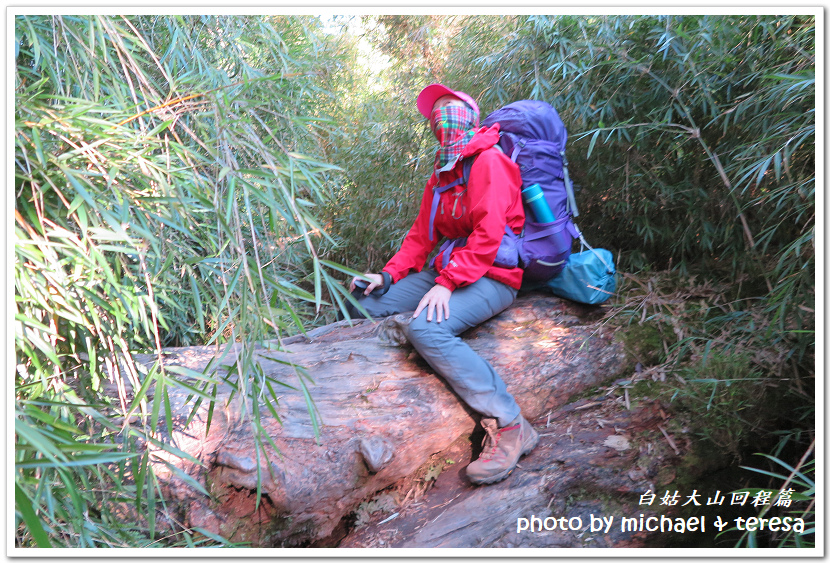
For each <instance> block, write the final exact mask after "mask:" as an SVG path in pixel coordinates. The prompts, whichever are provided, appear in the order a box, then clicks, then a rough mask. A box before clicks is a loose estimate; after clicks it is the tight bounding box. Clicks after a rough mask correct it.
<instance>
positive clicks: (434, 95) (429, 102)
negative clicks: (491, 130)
mask: <svg viewBox="0 0 830 563" xmlns="http://www.w3.org/2000/svg"><path fill="white" fill-rule="evenodd" d="M441 96H455V97H456V98H458V99H459V100H461V101H462V102H465V103H466V104H467V105H468V106H470V107H471V108H472V110H473V111H474V112H476V113H477V114H479V113H480V112H479V110H478V104H477V103H476V101H475V100H474V99H472V98H471V97H470V96H468V95H467V94H465V93H464V92H456V91H455V90H450V89H449V88H447V87H446V86H444V85H443V84H430V85H429V86H427V87H426V88H424V89H423V90H421V93H420V94H418V102H417V104H418V111H420V112H421V115H423V116H424V117H426V118H427V119H429V118H430V115H431V114H432V106H434V105H435V102H436V101H437V100H438V98H440V97H441Z"/></svg>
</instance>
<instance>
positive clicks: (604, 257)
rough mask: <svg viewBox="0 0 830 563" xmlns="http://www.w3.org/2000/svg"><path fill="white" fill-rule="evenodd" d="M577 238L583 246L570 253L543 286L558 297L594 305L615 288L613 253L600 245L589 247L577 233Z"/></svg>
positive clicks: (607, 296)
mask: <svg viewBox="0 0 830 563" xmlns="http://www.w3.org/2000/svg"><path fill="white" fill-rule="evenodd" d="M580 241H581V242H582V244H583V246H586V247H587V250H585V249H582V250H581V251H580V252H576V253H572V254H571V255H570V256H569V257H568V262H567V263H566V264H565V268H564V269H563V270H562V271H561V272H560V273H559V275H557V276H556V277H555V278H553V279H552V280H550V281H548V282H547V283H546V284H545V286H546V287H547V288H548V289H550V290H551V292H553V294H554V295H557V296H559V297H564V298H565V299H570V300H571V301H576V302H577V303H585V304H586V305H598V304H600V303H602V302H603V301H605V300H606V299H608V298H609V297H611V296H612V295H614V291H615V290H616V289H617V280H616V268H615V267H614V255H613V254H611V253H610V252H609V251H607V250H605V249H604V248H591V247H590V246H589V245H588V243H586V242H585V239H584V238H582V237H581V236H580Z"/></svg>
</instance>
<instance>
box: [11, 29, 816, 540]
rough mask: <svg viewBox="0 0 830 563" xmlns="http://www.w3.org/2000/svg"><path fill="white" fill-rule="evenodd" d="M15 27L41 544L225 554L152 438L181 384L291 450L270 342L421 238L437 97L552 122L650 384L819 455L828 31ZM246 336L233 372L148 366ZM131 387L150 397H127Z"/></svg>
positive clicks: (716, 435) (26, 327) (30, 464)
mask: <svg viewBox="0 0 830 563" xmlns="http://www.w3.org/2000/svg"><path fill="white" fill-rule="evenodd" d="M343 21H345V20H343ZM356 21H357V20H356ZM14 23H15V41H16V72H15V77H14V78H15V138H14V145H15V155H14V158H15V160H14V170H15V185H14V189H15V202H16V209H15V232H16V235H17V240H16V245H15V258H14V259H15V265H14V269H15V352H16V364H17V371H16V374H15V424H16V444H15V446H16V450H15V461H16V464H17V466H16V472H15V485H16V489H15V496H16V513H15V518H16V522H15V524H16V526H17V531H18V533H17V541H18V545H23V546H29V545H39V546H40V545H53V546H93V545H95V546H98V545H131V546H135V545H153V546H156V545H169V544H171V543H178V544H180V545H196V544H200V542H204V541H207V540H206V538H210V540H209V541H216V540H220V539H221V538H215V537H211V536H210V535H209V534H205V533H198V531H194V530H187V529H182V528H181V527H180V526H178V525H176V524H175V523H171V522H173V521H172V517H173V515H171V514H166V513H165V510H166V505H165V501H164V498H163V495H162V489H161V486H160V482H159V480H158V478H157V477H156V475H155V472H154V468H155V467H157V466H158V464H159V463H160V460H159V458H157V457H154V456H153V455H151V454H150V453H149V448H148V445H149V444H152V446H153V448H156V449H157V450H161V451H163V450H165V449H166V450H167V452H166V453H168V454H171V453H172V454H175V453H177V452H175V451H174V450H173V449H172V447H171V446H170V445H169V444H168V443H166V442H164V441H163V436H164V431H166V430H167V429H168V428H169V427H170V425H171V421H170V416H169V413H170V411H171V409H170V404H169V403H170V401H169V398H168V394H167V392H166V390H167V389H169V387H170V386H179V387H184V388H186V389H188V390H189V391H190V392H191V393H192V395H193V399H194V403H193V408H194V409H195V408H197V407H198V405H199V403H205V404H212V401H213V399H212V398H213V396H214V395H213V393H214V391H215V389H216V386H217V385H218V384H219V383H220V382H222V381H223V380H224V379H229V380H235V381H236V383H234V385H235V386H236V387H235V389H236V396H237V398H239V399H240V400H242V401H243V402H250V403H251V404H252V405H254V409H253V411H252V412H253V413H254V414H253V417H252V420H251V421H250V422H251V424H252V428H253V431H254V434H255V435H256V436H257V439H258V441H259V444H260V445H261V446H263V447H264V446H265V445H266V444H268V443H269V440H270V438H269V437H268V436H266V435H264V434H263V433H262V432H261V425H260V424H259V418H258V417H259V408H260V404H263V405H264V406H265V407H266V408H267V409H268V411H269V412H270V413H271V414H272V415H276V405H275V402H276V399H275V397H276V395H275V393H274V389H275V386H278V385H280V384H284V383H285V382H277V381H273V380H270V379H268V378H266V377H265V376H264V375H263V372H262V370H258V369H257V367H256V366H255V365H254V364H253V345H254V343H256V342H259V341H263V340H266V339H277V340H279V339H280V338H281V337H282V336H285V335H288V334H293V333H295V332H299V331H302V330H304V328H305V327H308V326H310V325H312V324H315V323H320V322H325V321H327V320H330V319H331V317H332V316H333V314H334V312H335V311H336V310H337V309H338V308H341V307H342V304H343V301H344V299H346V298H347V296H346V292H345V290H344V289H343V286H342V285H341V283H340V281H338V280H342V279H343V277H344V276H350V275H352V272H353V271H354V270H359V271H365V270H370V271H377V270H379V269H380V268H381V267H382V266H383V265H384V263H385V262H386V260H388V259H389V257H391V255H392V254H393V253H394V251H395V250H396V249H397V248H398V246H399V244H400V241H401V240H402V238H403V237H404V236H405V234H406V232H407V230H408V228H409V226H410V225H411V222H412V220H413V218H414V216H415V214H416V212H417V209H418V205H419V201H420V197H421V194H422V189H423V186H424V183H425V181H426V179H427V177H428V176H429V174H430V173H431V168H432V158H433V154H434V148H435V142H434V139H433V138H432V137H431V135H430V133H429V131H428V128H427V127H426V126H425V120H424V119H423V117H422V116H421V115H420V114H419V113H418V112H417V110H416V108H415V97H416V96H417V94H418V92H419V91H420V89H421V88H422V87H423V86H425V85H427V84H429V83H431V82H445V83H447V84H451V85H453V87H455V88H458V89H461V90H464V91H467V92H468V93H470V94H471V95H473V96H474V97H476V99H477V100H478V101H479V104H480V106H481V108H482V112H483V114H486V113H488V112H489V111H492V110H494V109H496V108H497V107H499V106H501V105H503V104H505V103H508V102H510V101H513V100H516V99H520V98H536V99H542V100H546V101H549V102H551V103H552V104H553V105H554V106H555V107H556V108H557V109H558V110H559V112H560V114H561V116H562V117H563V120H564V121H565V123H566V125H567V126H568V128H569V131H570V139H571V142H570V143H569V148H568V151H569V160H570V163H571V166H570V168H571V170H570V172H571V176H572V178H573V179H574V181H575V184H576V189H577V200H578V203H579V208H580V211H581V215H580V218H579V225H580V228H581V229H582V230H583V231H584V232H585V233H586V235H587V236H588V239H589V240H590V241H591V242H592V244H594V245H599V246H604V247H606V248H609V249H611V250H613V251H614V253H615V255H617V256H618V268H619V270H620V271H623V272H626V277H625V283H624V284H623V286H622V287H621V288H620V291H619V292H618V294H619V295H620V301H619V302H618V303H616V304H615V308H614V309H613V310H612V314H613V318H614V319H615V322H618V324H622V325H624V326H632V327H637V329H636V330H633V331H632V335H631V339H632V340H640V341H641V342H640V343H634V345H632V346H631V348H632V349H633V350H635V351H636V352H637V353H638V354H640V356H641V363H642V364H643V368H644V369H645V371H644V372H643V374H644V375H642V376H643V377H646V376H648V375H652V376H653V377H658V378H663V379H662V382H664V383H665V382H667V381H668V382H672V385H674V387H673V388H672V392H671V394H672V395H675V393H677V394H676V396H675V400H676V401H678V403H680V402H684V401H685V403H686V404H689V405H691V404H694V405H696V407H695V408H699V409H702V410H703V411H704V412H705V414H706V416H709V417H712V418H711V419H707V420H708V422H707V424H710V423H711V424H710V432H709V433H710V436H711V437H713V439H715V440H716V441H720V443H721V444H723V445H724V447H726V448H727V449H731V448H732V447H733V446H732V445H729V444H735V443H738V442H740V443H742V444H743V445H747V444H746V440H747V436H748V430H749V429H752V428H754V427H755V424H754V423H753V421H750V420H746V421H745V422H746V424H745V425H741V424H739V423H738V422H736V424H737V426H734V427H733V426H729V427H724V426H721V427H720V430H718V428H719V427H718V424H720V422H719V421H718V419H717V417H718V416H721V415H718V414H717V413H722V412H731V411H733V410H734V411H736V412H748V411H751V410H752V408H753V407H757V406H758V405H761V404H765V401H766V400H767V397H769V396H770V394H773V395H774V394H779V395H781V396H783V397H786V398H787V400H792V399H797V400H799V401H801V402H802V403H803V404H804V408H803V409H801V410H799V411H797V412H795V411H793V412H787V413H780V414H782V415H785V416H783V417H782V418H780V419H778V420H779V422H778V423H779V424H780V425H781V427H780V428H779V432H778V437H780V438H781V439H782V442H784V441H789V443H790V444H791V447H795V446H796V445H797V446H798V447H799V448H801V451H804V450H803V448H804V447H805V446H806V444H808V443H809V442H810V440H811V439H812V434H813V432H814V428H813V425H814V421H813V418H814V399H813V397H812V393H813V389H812V387H813V378H814V365H813V364H814V347H815V343H814V328H815V327H814V323H815V320H814V316H815V314H814V310H815V281H814V277H815V243H814V238H813V237H814V225H815V154H814V143H815V103H816V102H815V21H814V18H813V17H812V16H799V15H788V16H771V15H751V16H729V15H723V16H704V15H674V16H620V15H605V16H577V15H569V16H543V15H539V16H507V17H505V16H408V15H397V16H366V17H363V18H361V19H360V21H359V23H360V24H361V25H362V26H363V29H364V30H363V31H360V32H355V33H350V32H346V30H345V29H344V30H342V32H341V33H328V32H325V31H324V30H323V29H322V27H321V25H320V23H319V21H317V20H316V19H314V18H308V17H280V16H269V17H244V16H224V17H218V16H138V17H129V18H123V17H110V16H56V17H45V16H17V17H15V22H14ZM367 45H369V50H368V52H369V53H374V54H370V55H366V53H367V50H366V47H367ZM372 49H374V51H373V50H372ZM367 57H368V58H367ZM372 57H374V58H375V59H376V60H372ZM384 61H386V62H387V63H388V64H385V65H382V66H383V68H378V67H377V66H376V64H377V63H379V62H380V63H383V62H384ZM335 165H336V166H335ZM340 264H343V266H341V265H340ZM663 270H669V271H670V273H668V274H656V273H653V272H657V271H663ZM666 278H668V279H666ZM234 342H236V343H239V345H240V346H241V348H240V355H239V361H238V362H237V364H236V365H234V366H233V367H232V368H231V369H230V371H229V372H228V373H223V374H217V375H205V374H193V373H179V372H175V371H171V370H163V369H160V368H159V367H158V366H150V367H146V366H144V365H143V364H141V363H139V362H137V361H135V360H134V354H135V353H136V352H150V353H151V354H155V353H157V352H158V351H159V350H160V349H161V348H162V347H163V346H175V345H191V344H210V345H214V346H216V347H217V348H218V349H220V350H221V349H222V348H223V347H224V346H225V345H227V344H229V343H234ZM638 344H639V345H638ZM676 376H677V377H676ZM122 380H123V381H126V382H128V383H129V385H128V387H129V388H132V389H133V390H135V395H134V396H129V395H128V394H127V393H126V392H125V390H124V387H122V388H120V392H119V393H117V394H116V396H113V394H112V393H108V392H107V391H106V387H107V385H108V384H109V385H111V384H112V382H117V381H122ZM730 380H731V381H732V383H731V384H729V385H727V382H728V381H730ZM298 384H300V385H303V386H305V384H306V380H305V379H304V378H303V375H302V372H301V371H299V372H298ZM254 398H256V400H254ZM739 409H743V411H741V410H739ZM242 410H243V412H246V409H242ZM309 410H310V412H311V413H313V412H314V411H313V405H312V404H311V402H310V399H309ZM706 416H704V418H706ZM734 418H735V419H736V420H737V417H734ZM315 422H316V421H315ZM721 422H722V421H721ZM759 430H764V431H768V432H771V430H770V429H769V428H763V429H760V428H759ZM779 453H781V452H779ZM783 456H784V454H783V453H781V457H783ZM785 463H786V461H785ZM136 514H141V515H144V518H136V517H135V515H136ZM125 519H126V520H129V521H135V522H136V525H135V526H134V527H130V528H126V527H124V526H123V525H118V524H117V523H118V522H120V523H123V522H124V521H125ZM162 538H163V539H162Z"/></svg>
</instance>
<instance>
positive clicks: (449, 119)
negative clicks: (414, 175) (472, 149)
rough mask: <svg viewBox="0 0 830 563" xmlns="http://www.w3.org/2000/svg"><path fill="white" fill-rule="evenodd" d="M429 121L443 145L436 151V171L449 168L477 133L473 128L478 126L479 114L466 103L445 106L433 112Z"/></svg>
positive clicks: (433, 131)
mask: <svg viewBox="0 0 830 563" xmlns="http://www.w3.org/2000/svg"><path fill="white" fill-rule="evenodd" d="M429 123H430V126H431V127H432V133H433V134H434V135H435V138H436V139H438V143H439V144H440V145H441V147H440V148H439V149H438V151H437V152H436V153H435V172H436V173H438V172H443V171H445V170H449V169H451V168H452V167H453V166H454V165H455V163H456V162H457V161H458V159H459V158H460V157H461V151H463V150H464V147H465V146H467V143H469V142H470V139H472V138H473V135H475V131H474V130H473V128H474V127H478V114H477V113H476V112H474V111H473V110H472V109H470V108H469V107H467V106H466V105H465V106H463V107H461V106H445V107H442V108H439V109H436V110H435V111H433V112H432V117H431V118H430V120H429Z"/></svg>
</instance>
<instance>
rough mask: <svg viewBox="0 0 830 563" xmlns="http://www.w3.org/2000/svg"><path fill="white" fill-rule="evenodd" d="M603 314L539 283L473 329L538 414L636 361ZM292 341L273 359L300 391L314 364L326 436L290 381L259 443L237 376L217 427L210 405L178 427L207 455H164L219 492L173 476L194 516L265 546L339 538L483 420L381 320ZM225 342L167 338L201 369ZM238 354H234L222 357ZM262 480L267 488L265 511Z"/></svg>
mask: <svg viewBox="0 0 830 563" xmlns="http://www.w3.org/2000/svg"><path fill="white" fill-rule="evenodd" d="M599 314H600V312H599V310H598V309H596V308H591V307H581V306H579V305H576V304H573V303H570V302H567V301H563V300H560V299H557V298H555V297H552V296H549V295H540V294H529V295H525V296H522V297H520V298H519V299H518V300H517V301H516V303H515V304H514V305H513V306H512V307H510V308H509V309H508V310H506V311H504V312H503V313H501V314H500V315H498V316H496V317H494V318H493V319H491V320H490V321H488V322H486V323H484V324H483V325H481V326H479V327H477V328H475V329H473V330H470V331H468V332H467V333H466V334H465V335H464V338H465V340H466V341H467V342H468V343H469V344H470V346H471V347H472V348H473V349H475V350H476V351H477V352H478V353H479V354H480V355H481V356H482V357H484V358H485V359H487V360H488V361H489V362H490V363H491V364H492V365H493V366H494V367H495V369H496V371H497V372H499V374H500V375H501V376H502V378H503V379H504V381H505V383H506V384H507V387H508V390H509V391H510V392H511V393H512V394H513V395H514V397H515V398H516V401H517V402H518V403H519V405H520V407H521V408H522V413H523V414H524V415H525V417H526V418H527V419H528V420H534V419H537V418H539V417H540V416H543V415H545V413H548V412H550V411H552V410H555V409H556V408H557V407H560V406H562V405H564V404H565V403H567V402H568V400H569V399H570V398H571V397H573V396H574V395H578V394H580V393H582V392H584V391H585V390H587V389H589V388H591V387H593V386H596V385H598V384H601V383H603V382H605V381H608V380H612V379H615V378H617V377H618V376H619V375H620V374H622V373H623V372H624V371H625V369H626V368H627V367H628V360H627V357H626V354H625V352H624V350H623V346H622V344H621V343H619V342H617V341H615V340H614V338H613V334H612V333H611V332H610V331H607V332H603V331H602V330H601V328H600V326H599V325H598V324H597V321H598V315H599ZM284 344H285V350H286V351H285V352H273V351H269V350H268V349H267V348H261V349H258V350H257V353H258V355H259V358H260V363H261V366H262V369H263V371H264V373H266V374H267V375H269V376H271V377H273V378H274V379H276V380H278V381H282V382H285V383H288V384H289V385H293V386H295V387H297V388H298V389H299V386H297V385H296V383H297V375H296V373H295V371H294V369H292V368H291V367H290V366H289V365H286V364H285V363H284V362H286V361H288V362H294V363H296V364H298V365H301V366H304V367H305V369H306V371H307V373H308V375H309V376H310V378H311V379H312V380H313V381H314V384H313V385H310V386H309V390H310V393H311V396H312V397H313V400H314V404H315V405H316V409H317V413H318V416H319V419H320V421H321V423H322V424H321V429H320V441H319V443H318V442H317V441H316V440H315V437H314V431H313V426H312V423H311V419H310V417H309V414H308V411H307V406H306V399H305V397H304V395H303V393H302V392H301V391H300V390H295V389H290V388H287V387H285V388H281V389H280V390H279V391H278V392H279V393H280V397H279V406H278V414H279V416H280V419H281V420H280V421H278V420H275V419H273V418H270V417H265V415H266V414H267V413H268V411H267V410H266V409H264V408H263V409H261V411H262V415H263V416H264V417H265V418H263V419H262V425H263V427H264V428H265V430H266V432H267V433H268V435H269V436H270V437H271V438H272V439H273V441H274V443H275V444H276V446H277V447H278V448H279V453H276V452H274V451H273V449H272V448H271V446H269V445H267V442H266V443H263V442H262V441H260V446H258V445H257V440H256V439H255V436H254V434H253V433H252V425H251V423H250V420H249V417H248V416H244V415H245V414H246V413H244V412H240V410H241V409H240V408H239V407H238V405H239V401H237V400H236V399H234V400H232V401H230V402H229V403H228V401H227V397H228V396H229V395H230V393H231V387H230V386H225V387H224V388H222V387H220V388H219V390H218V394H217V407H216V409H215V411H214V413H213V420H212V422H211V426H210V432H209V433H208V434H207V435H205V432H204V429H205V422H206V419H207V411H206V409H205V407H202V408H201V410H200V411H199V412H198V413H197V414H196V416H195V417H194V418H193V420H192V421H191V422H190V423H189V424H188V426H187V427H186V428H178V429H176V431H175V432H174V433H173V436H169V437H168V439H169V440H170V441H171V442H172V443H173V445H175V446H176V447H178V448H179V449H181V450H183V451H185V452H187V453H188V454H190V455H192V456H193V457H195V458H197V459H199V460H200V461H201V462H202V464H203V465H201V466H199V465H197V464H188V463H183V462H182V460H177V459H172V458H170V457H169V456H167V455H166V454H164V453H163V452H156V453H157V455H160V456H162V457H166V458H167V460H168V461H169V462H171V463H176V464H177V465H178V466H179V467H180V468H181V469H183V470H184V471H185V472H186V473H188V474H189V475H191V476H192V477H194V478H195V479H196V480H197V481H199V482H200V483H201V484H203V485H204V486H205V488H206V489H208V490H209V491H210V492H211V494H212V495H214V497H215V500H214V501H211V500H210V499H208V498H207V497H205V496H204V495H202V494H200V493H198V492H197V491H196V490H195V489H194V488H192V487H191V486H189V485H188V484H187V483H186V482H185V481H184V480H182V479H181V478H179V477H176V476H175V475H173V474H169V475H168V481H167V483H168V486H169V487H170V490H171V492H172V496H173V497H174V498H175V499H177V500H178V501H179V503H180V506H181V512H182V514H181V517H182V518H183V519H184V521H185V523H186V524H187V525H189V526H192V527H201V528H204V529H206V530H208V531H210V532H213V533H217V534H221V535H222V536H224V537H226V538H228V539H231V540H233V541H242V542H248V543H249V544H250V545H255V546H303V545H309V544H311V543H313V542H315V541H319V540H321V539H322V538H326V537H327V536H329V535H330V534H331V533H332V531H333V530H334V529H335V527H337V526H338V524H339V523H340V522H341V520H342V519H344V517H347V516H348V515H350V514H351V513H352V512H353V511H354V510H355V509H356V508H357V507H358V505H359V504H360V503H361V502H363V501H364V500H366V499H367V498H370V497H371V496H372V495H373V494H375V493H376V492H377V491H380V490H382V489H384V488H386V487H389V486H390V485H392V484H394V483H396V482H398V481H400V480H402V479H404V478H406V477H407V476H409V475H411V474H412V473H413V472H414V471H415V470H417V469H418V468H419V467H420V466H421V465H422V464H424V463H425V462H426V461H427V460H428V459H429V457H430V456H431V455H432V454H434V453H435V452H440V451H443V450H445V449H446V448H448V447H449V446H450V445H451V444H452V443H453V442H454V441H456V440H457V439H458V438H459V437H461V436H463V435H465V434H470V433H471V431H473V428H474V426H475V424H476V422H477V416H476V415H475V413H472V412H470V411H469V410H467V409H466V407H465V406H464V405H463V404H462V403H461V402H460V400H459V399H458V397H457V396H455V394H454V393H453V392H452V390H450V388H449V387H448V386H447V384H446V383H445V382H444V381H443V380H442V379H441V378H440V377H438V376H436V375H435V374H434V373H433V372H432V370H431V369H430V368H429V366H428V365H427V364H426V363H425V362H424V361H423V360H422V359H421V358H420V357H419V356H418V354H417V353H416V352H415V351H414V350H413V349H412V348H410V347H408V346H404V347H392V346H389V345H388V336H387V335H385V334H384V333H383V330H382V326H381V324H378V323H372V322H369V321H356V322H355V323H354V326H348V324H347V323H337V324H336V325H329V326H327V327H322V328H321V329H317V330H316V331H312V332H310V333H309V337H308V338H306V337H304V336H300V337H294V338H292V339H289V340H288V341H286V342H284ZM215 352H216V349H215V348H213V347H190V348H176V349H166V350H165V355H164V357H165V363H166V364H167V365H179V366H184V367H188V368H190V369H194V370H198V371H201V370H203V369H204V368H205V367H206V366H207V365H208V363H209V362H210V361H211V360H212V359H213V358H214V354H215ZM271 360H277V361H271ZM231 362H233V351H231V353H230V354H228V355H227V356H226V358H225V359H224V360H223V363H226V364H228V363H231ZM176 392H177V393H179V394H178V395H175V396H174V395H173V393H174V390H173V389H171V390H170V393H171V397H170V398H171V402H172V403H173V405H174V409H175V410H176V412H177V413H178V414H179V415H180V416H177V417H176V419H177V420H182V421H183V420H184V419H185V418H186V417H187V415H188V414H189V412H190V408H191V407H190V406H189V405H186V404H185V396H186V395H185V392H184V391H176ZM220 405H223V407H220ZM247 414H249V413H247ZM258 452H259V455H258ZM266 455H267V460H268V461H267V462H266ZM531 455H532V454H531ZM258 478H259V479H260V480H261V483H262V495H263V496H262V502H261V503H260V505H259V507H258V508H256V492H255V491H256V485H257V480H258ZM509 481H510V479H508V483H509Z"/></svg>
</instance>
